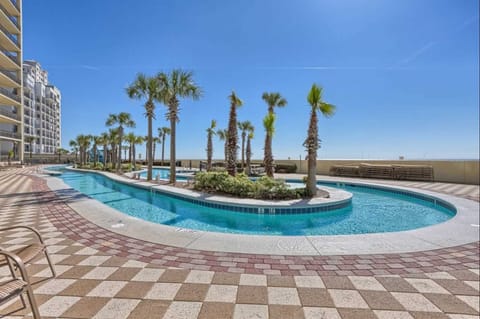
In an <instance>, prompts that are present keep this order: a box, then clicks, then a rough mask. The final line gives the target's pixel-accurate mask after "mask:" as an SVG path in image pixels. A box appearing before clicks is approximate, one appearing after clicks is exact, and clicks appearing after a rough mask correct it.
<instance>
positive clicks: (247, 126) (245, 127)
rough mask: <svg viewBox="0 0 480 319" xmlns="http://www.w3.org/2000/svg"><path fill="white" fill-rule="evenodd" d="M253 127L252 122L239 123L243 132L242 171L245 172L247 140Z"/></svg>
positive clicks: (239, 127)
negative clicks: (248, 133)
mask: <svg viewBox="0 0 480 319" xmlns="http://www.w3.org/2000/svg"><path fill="white" fill-rule="evenodd" d="M251 127H252V123H250V121H245V122H238V129H239V130H240V131H242V169H243V170H245V139H246V137H247V132H248V131H249V130H250V128H251Z"/></svg>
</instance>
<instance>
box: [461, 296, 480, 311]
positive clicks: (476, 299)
mask: <svg viewBox="0 0 480 319" xmlns="http://www.w3.org/2000/svg"><path fill="white" fill-rule="evenodd" d="M457 298H458V299H460V300H462V301H463V302H464V303H466V304H467V305H469V306H470V307H472V308H473V309H475V310H476V311H480V296H457Z"/></svg>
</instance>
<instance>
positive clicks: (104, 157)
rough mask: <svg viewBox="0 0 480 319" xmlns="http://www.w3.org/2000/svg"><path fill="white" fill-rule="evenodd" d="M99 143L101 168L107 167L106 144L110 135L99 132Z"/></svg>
mask: <svg viewBox="0 0 480 319" xmlns="http://www.w3.org/2000/svg"><path fill="white" fill-rule="evenodd" d="M100 139H101V141H102V142H101V144H102V145H103V169H104V170H106V169H107V158H108V154H107V153H108V144H109V142H110V140H109V139H110V135H109V134H108V133H106V132H103V133H102V134H100Z"/></svg>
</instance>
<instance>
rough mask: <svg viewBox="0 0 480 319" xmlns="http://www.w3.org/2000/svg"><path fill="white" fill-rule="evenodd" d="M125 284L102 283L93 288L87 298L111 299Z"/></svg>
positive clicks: (123, 282) (124, 282) (119, 282)
mask: <svg viewBox="0 0 480 319" xmlns="http://www.w3.org/2000/svg"><path fill="white" fill-rule="evenodd" d="M126 284H127V282H126V281H103V282H101V283H100V284H99V285H98V286H97V287H95V288H93V290H92V291H90V292H89V293H88V294H87V296H89V297H113V296H115V295H116V294H117V293H118V292H119V291H120V289H122V288H123V287H124V286H125V285H126Z"/></svg>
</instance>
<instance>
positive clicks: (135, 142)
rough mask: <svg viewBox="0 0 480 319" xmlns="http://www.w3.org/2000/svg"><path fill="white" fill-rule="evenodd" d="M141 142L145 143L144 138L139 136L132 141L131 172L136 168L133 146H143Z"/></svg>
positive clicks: (135, 148) (134, 148)
mask: <svg viewBox="0 0 480 319" xmlns="http://www.w3.org/2000/svg"><path fill="white" fill-rule="evenodd" d="M143 142H145V138H144V137H143V136H140V135H139V136H135V139H134V142H133V149H132V158H133V170H135V169H136V167H137V162H136V159H135V156H136V150H137V147H136V146H135V145H140V144H143Z"/></svg>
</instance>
